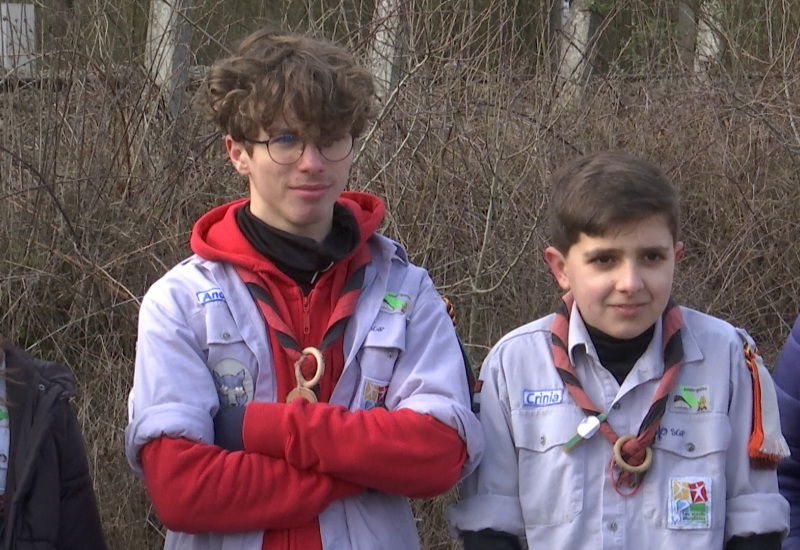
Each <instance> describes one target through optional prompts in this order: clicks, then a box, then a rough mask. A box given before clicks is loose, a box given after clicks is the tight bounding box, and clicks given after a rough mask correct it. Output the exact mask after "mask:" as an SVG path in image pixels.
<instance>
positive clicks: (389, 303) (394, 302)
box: [381, 292, 411, 313]
mask: <svg viewBox="0 0 800 550" xmlns="http://www.w3.org/2000/svg"><path fill="white" fill-rule="evenodd" d="M410 301H411V296H409V295H408V294H393V293H391V292H387V293H386V294H385V295H384V296H383V302H381V311H385V312H386V313H405V312H406V310H407V309H408V303H409V302H410Z"/></svg>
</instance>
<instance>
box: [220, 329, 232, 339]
mask: <svg viewBox="0 0 800 550" xmlns="http://www.w3.org/2000/svg"><path fill="white" fill-rule="evenodd" d="M230 337H231V333H230V332H228V331H227V330H223V331H222V339H223V340H227V339H228V338H230Z"/></svg>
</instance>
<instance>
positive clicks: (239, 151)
mask: <svg viewBox="0 0 800 550" xmlns="http://www.w3.org/2000/svg"><path fill="white" fill-rule="evenodd" d="M225 150H227V151H228V158H229V159H231V164H232V165H233V167H234V169H235V170H236V171H237V172H239V174H241V175H242V176H244V177H248V176H250V154H249V153H248V152H247V150H246V149H245V148H244V145H242V144H241V143H239V142H238V141H235V140H234V139H233V138H232V137H231V136H229V135H228V136H225Z"/></svg>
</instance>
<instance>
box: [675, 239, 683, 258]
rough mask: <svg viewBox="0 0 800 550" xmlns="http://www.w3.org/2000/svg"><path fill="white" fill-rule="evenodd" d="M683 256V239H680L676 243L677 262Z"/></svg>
mask: <svg viewBox="0 0 800 550" xmlns="http://www.w3.org/2000/svg"><path fill="white" fill-rule="evenodd" d="M682 256H683V241H678V242H676V243H675V263H678V261H679V260H680V259H681V257H682Z"/></svg>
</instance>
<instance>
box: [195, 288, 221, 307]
mask: <svg viewBox="0 0 800 550" xmlns="http://www.w3.org/2000/svg"><path fill="white" fill-rule="evenodd" d="M224 301H225V295H224V294H223V293H222V290H220V289H219V288H209V289H208V290H203V291H200V292H198V293H197V302H198V303H200V304H208V303H211V302H224Z"/></svg>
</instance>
